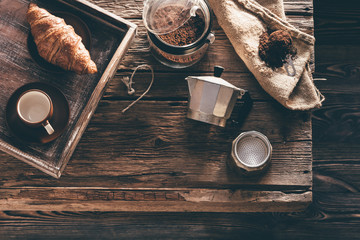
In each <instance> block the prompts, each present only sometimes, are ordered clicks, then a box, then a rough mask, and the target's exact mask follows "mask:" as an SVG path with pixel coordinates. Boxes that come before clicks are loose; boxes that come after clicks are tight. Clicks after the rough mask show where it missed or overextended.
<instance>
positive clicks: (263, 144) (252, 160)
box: [228, 131, 272, 175]
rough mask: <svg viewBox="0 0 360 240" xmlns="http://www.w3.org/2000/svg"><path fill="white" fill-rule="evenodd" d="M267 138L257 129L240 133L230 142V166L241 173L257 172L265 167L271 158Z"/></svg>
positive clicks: (270, 149)
mask: <svg viewBox="0 0 360 240" xmlns="http://www.w3.org/2000/svg"><path fill="white" fill-rule="evenodd" d="M271 154H272V146H271V143H270V141H269V139H268V138H267V137H266V136H265V135H264V134H262V133H260V132H257V131H249V132H243V133H241V134H240V135H239V136H238V137H237V138H236V139H235V140H234V141H233V143H232V149H231V155H230V158H229V161H228V163H229V165H230V167H231V168H232V169H233V170H235V171H236V172H239V173H242V174H246V175H247V174H251V175H252V174H257V173H260V172H262V171H263V170H265V169H266V167H267V166H268V165H269V163H270V160H271Z"/></svg>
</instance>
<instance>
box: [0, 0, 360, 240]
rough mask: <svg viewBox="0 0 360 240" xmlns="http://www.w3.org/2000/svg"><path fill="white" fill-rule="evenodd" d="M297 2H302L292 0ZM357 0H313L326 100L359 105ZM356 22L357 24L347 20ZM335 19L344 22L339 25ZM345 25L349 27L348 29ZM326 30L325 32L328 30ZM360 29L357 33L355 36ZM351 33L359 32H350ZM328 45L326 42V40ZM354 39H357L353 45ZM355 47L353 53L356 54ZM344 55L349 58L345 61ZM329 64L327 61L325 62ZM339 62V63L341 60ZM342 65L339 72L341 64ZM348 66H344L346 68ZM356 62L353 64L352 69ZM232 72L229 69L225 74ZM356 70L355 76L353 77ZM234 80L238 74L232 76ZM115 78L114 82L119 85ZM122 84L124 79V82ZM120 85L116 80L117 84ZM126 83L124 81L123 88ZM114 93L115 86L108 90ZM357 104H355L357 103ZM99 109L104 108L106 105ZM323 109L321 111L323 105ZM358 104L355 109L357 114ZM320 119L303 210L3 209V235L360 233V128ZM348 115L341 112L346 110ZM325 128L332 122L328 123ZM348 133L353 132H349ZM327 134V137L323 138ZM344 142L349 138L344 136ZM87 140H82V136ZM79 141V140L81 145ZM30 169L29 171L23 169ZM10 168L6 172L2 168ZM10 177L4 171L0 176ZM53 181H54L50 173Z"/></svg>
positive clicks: (10, 164) (7, 162) (11, 164)
mask: <svg viewBox="0 0 360 240" xmlns="http://www.w3.org/2000/svg"><path fill="white" fill-rule="evenodd" d="M291 2H294V3H295V4H297V3H296V2H297V1H291ZM356 4H358V3H357V1H350V0H343V1H338V0H336V1H335V0H327V1H321V0H314V5H315V9H314V16H315V35H316V37H317V45H316V53H320V52H321V54H317V56H316V74H319V75H321V76H332V77H331V78H330V77H329V80H328V81H318V82H317V85H319V84H321V86H320V89H321V91H322V92H324V91H326V92H327V94H326V97H327V100H326V101H325V103H324V104H325V106H327V105H328V104H329V106H330V108H331V109H333V107H331V106H337V109H338V111H341V110H342V109H344V108H351V109H356V108H357V107H356V105H357V104H360V101H359V98H358V95H359V94H358V92H359V91H357V89H358V88H359V81H358V78H354V77H356V76H357V75H351V74H350V72H349V74H347V69H348V67H347V66H349V67H351V66H356V64H357V62H358V60H359V58H358V54H356V53H357V52H359V50H360V48H359V45H358V41H354V40H355V39H358V38H359V37H360V34H359V31H357V25H353V24H351V22H353V21H356V19H357V18H358V14H357V15H356V14H352V12H353V11H356V10H357V9H359V8H358V7H357V6H358V5H356ZM348 23H350V25H348ZM333 26H338V27H336V29H334V28H333ZM343 29H346V30H343ZM323 34H324V35H323ZM353 34H355V35H353ZM349 36H355V38H354V37H349ZM322 44H326V45H322ZM349 44H353V45H349ZM352 53H354V54H352ZM342 62H347V63H346V64H345V65H343V64H342ZM321 66H323V67H321ZM337 66H338V67H337ZM352 68H353V67H352ZM337 69H339V71H338V70H337ZM341 69H345V70H346V71H343V70H341ZM350 69H351V68H350ZM224 74H226V72H225V73H224ZM351 76H353V77H351ZM229 80H233V79H229ZM113 83H114V81H113V82H112V84H113ZM119 85H120V84H119ZM114 86H115V85H114ZM119 89H121V88H119ZM108 94H109V95H111V94H112V93H111V92H110V93H108ZM353 105H354V106H353ZM99 109H100V108H99ZM321 111H322V110H321ZM357 113H358V110H355V111H352V113H351V114H350V115H347V116H351V115H353V117H352V118H353V119H354V121H355V122H356V121H357V120H356V119H358V115H357ZM314 114H316V115H317V116H318V117H317V119H314V121H313V123H314V124H313V129H314V134H313V137H314V140H315V141H314V146H313V154H314V162H313V166H314V186H313V192H314V194H313V204H312V205H311V206H310V207H309V208H307V210H306V211H304V212H301V213H240V214H239V213H160V214H156V213H129V212H125V213H124V212H99V211H97V212H77V211H74V212H68V211H2V212H1V213H0V224H1V227H0V236H2V237H3V238H4V239H46V240H47V239H72V238H73V239H76V238H78V239H79V238H80V239H81V238H86V239H99V238H101V239H119V238H124V239H126V238H131V239H174V238H179V239H180V238H181V239H186V238H191V239H195V238H196V239H239V237H241V238H244V239H286V240H287V239H299V240H303V239H314V240H315V239H316V240H319V239H320V240H321V239H324V240H325V239H326V240H329V239H334V240H338V239H345V240H346V239H358V238H359V236H360V228H359V226H360V218H359V211H360V209H359V202H360V198H359V197H360V196H359V188H360V183H359V179H360V177H359V174H360V171H359V163H360V157H359V156H360V152H359V149H360V143H359V141H358V140H356V139H358V138H357V137H356V135H353V134H347V133H348V130H347V131H345V132H344V133H346V134H344V135H342V133H343V131H342V130H341V128H339V127H337V126H341V125H344V122H343V121H341V120H345V119H347V118H345V117H340V118H338V120H337V121H335V120H332V119H331V118H332V117H337V116H338V115H336V114H335V115H328V117H325V119H326V120H325V119H324V120H322V118H321V117H320V116H321V115H323V114H317V113H316V111H315V112H314ZM340 115H341V114H340ZM319 122H326V124H328V122H332V124H331V125H332V126H333V128H332V129H333V130H332V131H331V129H330V128H329V130H328V131H326V132H327V133H326V134H332V135H333V136H334V135H336V136H339V138H340V139H339V140H338V139H337V138H335V137H334V138H331V141H326V140H327V138H326V136H325V137H323V138H322V139H321V141H319V140H317V139H319V137H320V136H324V133H323V131H320V129H318V126H319V125H322V124H320V123H319ZM325 129H328V128H327V127H325ZM326 134H325V135H326ZM346 136H347V137H346ZM323 141H325V142H324V143H323ZM343 141H345V143H344V142H343ZM81 144H82V143H81ZM81 144H80V145H81ZM0 159H1V164H2V165H3V166H7V168H6V169H10V171H15V170H16V169H22V170H24V171H23V173H22V174H21V173H18V174H17V176H18V177H19V178H22V179H25V180H26V179H31V181H34V180H35V179H37V180H38V181H37V183H40V182H41V179H46V177H44V176H43V175H42V173H40V172H39V171H38V170H36V169H33V168H32V167H30V166H28V165H26V164H24V163H22V162H19V161H17V160H16V159H13V158H11V157H8V156H6V155H5V154H2V153H1V154H0ZM24 173H30V174H24ZM1 174H3V173H1ZM7 179H8V177H2V178H1V179H0V181H1V183H4V182H6V181H7ZM48 180H49V181H52V180H51V179H50V178H49V179H48Z"/></svg>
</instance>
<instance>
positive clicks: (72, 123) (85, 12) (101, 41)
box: [0, 0, 137, 178]
mask: <svg viewBox="0 0 360 240" xmlns="http://www.w3.org/2000/svg"><path fill="white" fill-rule="evenodd" d="M29 2H30V1H28V0H2V1H0V76H1V77H0V78H1V79H0V92H1V94H0V106H1V107H0V149H1V150H3V151H5V152H6V153H8V154H11V155H13V156H15V157H16V158H19V159H21V160H23V161H25V162H26V163H28V164H31V165H33V166H35V167H37V168H39V169H40V170H42V171H43V172H45V173H47V174H49V175H51V176H53V177H56V178H59V177H60V176H61V173H62V171H63V170H64V168H65V166H66V164H67V162H68V161H69V159H70V157H71V155H72V153H73V152H74V150H75V147H76V145H77V143H78V142H79V140H80V138H81V136H82V134H83V132H84V131H85V128H86V126H87V124H88V123H89V121H90V119H91V117H92V115H93V113H94V111H95V109H96V107H97V105H98V102H99V100H100V99H101V97H102V95H103V93H104V91H105V88H106V85H107V83H108V82H109V80H110V79H111V78H112V77H113V76H114V74H115V72H116V70H117V67H118V65H119V63H120V60H121V59H122V57H123V56H124V55H125V53H126V51H127V49H128V48H129V46H130V44H131V42H132V40H133V38H134V36H135V33H136V28H137V26H136V25H135V24H133V23H130V22H128V21H126V20H124V19H122V18H121V17H118V16H117V15H115V14H112V13H110V12H107V11H105V10H103V9H102V8H100V7H98V6H96V5H94V4H91V3H89V2H87V1H84V0H58V1H45V0H38V1H31V2H35V3H37V4H38V5H39V6H40V7H43V8H45V9H47V10H48V11H50V12H54V11H56V12H59V11H60V12H66V13H71V14H73V15H76V16H78V17H80V18H81V19H82V21H83V22H85V23H86V25H87V26H88V28H89V30H90V33H91V49H90V55H91V57H92V59H93V60H94V61H95V63H96V65H97V67H98V73H97V74H94V75H77V74H75V73H71V72H65V71H64V72H60V73H57V72H53V71H49V70H48V69H45V68H43V67H41V66H40V65H38V64H37V63H36V62H35V61H34V60H33V59H32V57H31V55H30V54H29V50H28V46H27V39H28V35H29V31H30V29H29V28H30V26H29V24H28V23H27V21H26V11H27V8H28V4H29ZM31 82H42V83H47V84H50V85H52V86H54V87H56V88H58V89H59V90H60V91H61V92H62V93H63V94H64V95H65V96H66V98H67V100H68V102H69V106H70V120H69V123H68V126H67V127H66V129H65V130H64V132H63V133H62V135H61V136H60V137H59V138H58V139H56V140H55V141H53V142H50V143H47V144H37V143H26V142H24V141H22V140H21V139H19V138H17V137H16V136H14V135H13V134H12V133H11V131H10V130H9V129H8V126H7V124H6V120H5V106H6V104H7V102H8V100H9V98H10V96H11V95H12V94H13V93H14V91H15V90H16V89H18V88H19V87H21V86H23V85H25V84H27V83H31Z"/></svg>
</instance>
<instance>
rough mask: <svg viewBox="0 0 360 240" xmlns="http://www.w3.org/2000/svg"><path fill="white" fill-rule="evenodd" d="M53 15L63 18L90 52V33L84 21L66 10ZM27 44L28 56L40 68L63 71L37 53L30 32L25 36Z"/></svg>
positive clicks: (55, 71) (54, 71) (57, 71)
mask: <svg viewBox="0 0 360 240" xmlns="http://www.w3.org/2000/svg"><path fill="white" fill-rule="evenodd" d="M54 15H55V16H57V17H60V18H63V19H64V20H65V22H66V24H68V25H71V26H72V27H73V28H74V30H75V32H76V34H77V35H79V36H80V37H81V38H82V40H81V41H82V43H83V44H84V46H85V48H86V49H87V50H88V51H89V52H90V48H91V34H90V30H89V27H88V26H87V25H86V23H85V22H84V21H83V20H81V18H79V17H78V16H75V15H73V14H71V13H68V12H54ZM27 46H28V50H29V53H30V56H31V57H32V59H33V60H34V61H35V62H36V63H37V64H38V65H39V66H40V67H41V68H43V69H45V70H47V71H49V72H53V73H63V72H65V70H64V69H62V68H60V67H58V66H56V65H53V64H51V63H49V62H48V61H46V60H45V59H43V58H42V57H41V56H40V55H39V52H38V50H37V46H36V44H35V42H34V37H33V36H32V34H31V32H29V35H28V38H27Z"/></svg>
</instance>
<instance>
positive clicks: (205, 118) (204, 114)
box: [186, 66, 246, 127]
mask: <svg viewBox="0 0 360 240" xmlns="http://www.w3.org/2000/svg"><path fill="white" fill-rule="evenodd" d="M223 71H224V68H223V67H220V66H215V67H214V76H197V77H194V76H189V77H187V78H186V80H187V82H188V86H189V105H188V113H187V117H188V118H190V119H194V120H197V121H201V122H206V123H210V124H213V125H217V126H221V127H225V125H226V120H227V119H229V118H230V115H231V112H232V111H233V108H234V106H235V103H236V100H237V99H241V98H242V97H243V96H244V94H245V93H246V91H245V90H243V89H241V88H238V87H235V86H234V85H232V84H231V83H229V82H227V81H225V80H224V79H222V78H220V76H221V74H222V72H223Z"/></svg>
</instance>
